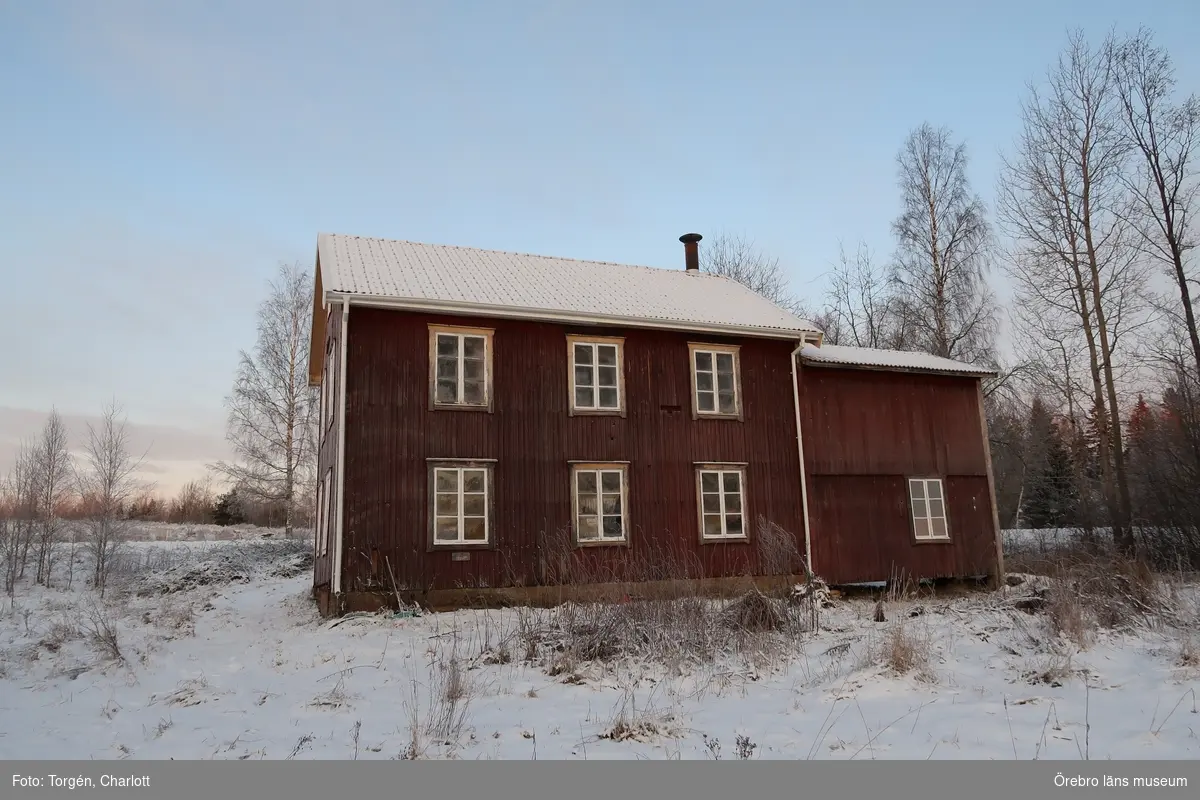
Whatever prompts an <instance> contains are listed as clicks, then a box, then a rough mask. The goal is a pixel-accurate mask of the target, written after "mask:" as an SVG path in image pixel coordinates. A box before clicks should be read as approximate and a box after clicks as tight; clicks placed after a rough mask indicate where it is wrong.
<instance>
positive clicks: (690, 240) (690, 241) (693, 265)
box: [679, 233, 704, 272]
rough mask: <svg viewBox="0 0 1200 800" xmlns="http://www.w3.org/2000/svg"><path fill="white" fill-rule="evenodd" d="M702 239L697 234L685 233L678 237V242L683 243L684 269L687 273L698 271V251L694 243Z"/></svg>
mask: <svg viewBox="0 0 1200 800" xmlns="http://www.w3.org/2000/svg"><path fill="white" fill-rule="evenodd" d="M703 238H704V237H703V236H701V235H700V234H698V233H685V234H684V235H683V236H680V237H679V241H681V242H683V257H684V268H685V269H686V270H687V271H688V272H695V271H698V270H699V269H700V251H699V250H698V249H697V247H696V243H697V242H699V241H700V240H701V239H703Z"/></svg>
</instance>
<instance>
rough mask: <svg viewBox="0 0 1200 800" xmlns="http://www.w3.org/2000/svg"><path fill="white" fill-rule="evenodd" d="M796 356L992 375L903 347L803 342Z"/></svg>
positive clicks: (817, 363) (814, 362)
mask: <svg viewBox="0 0 1200 800" xmlns="http://www.w3.org/2000/svg"><path fill="white" fill-rule="evenodd" d="M800 357H801V358H802V359H803V360H804V361H806V362H808V363H810V364H812V365H813V366H822V365H826V366H847V367H874V368H876V369H885V370H892V371H896V372H935V373H942V374H950V375H979V376H981V377H982V376H987V375H994V374H996V373H995V371H994V370H992V369H989V368H988V367H980V366H977V365H975V364H967V363H965V362H962V361H954V360H952V359H949V358H940V357H939V356H931V355H929V354H928V353H912V352H908V351H905V350H876V349H873V348H870V347H847V346H845V345H833V344H826V345H822V346H820V347H815V346H813V345H806V346H805V347H804V349H803V350H801V351H800Z"/></svg>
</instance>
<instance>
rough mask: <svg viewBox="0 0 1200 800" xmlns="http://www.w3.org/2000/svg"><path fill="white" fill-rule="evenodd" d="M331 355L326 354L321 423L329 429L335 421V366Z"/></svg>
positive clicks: (322, 384) (322, 383) (322, 378)
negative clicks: (331, 360)
mask: <svg viewBox="0 0 1200 800" xmlns="http://www.w3.org/2000/svg"><path fill="white" fill-rule="evenodd" d="M331 357H332V356H331V353H330V352H329V351H326V353H325V374H324V375H323V376H322V377H321V423H322V425H323V426H324V428H328V427H329V423H330V422H331V421H332V420H333V364H332V363H331V362H330V358H331Z"/></svg>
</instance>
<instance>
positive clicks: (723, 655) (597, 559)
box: [484, 519, 828, 676]
mask: <svg viewBox="0 0 1200 800" xmlns="http://www.w3.org/2000/svg"><path fill="white" fill-rule="evenodd" d="M544 540H545V546H544V553H545V555H544V557H543V562H542V569H541V572H542V575H541V576H539V579H540V581H541V582H542V583H544V584H548V585H552V586H553V585H559V586H564V587H579V586H586V585H596V584H606V585H610V586H616V587H618V590H617V594H616V596H614V597H609V598H604V600H605V601H603V602H586V603H581V602H574V601H571V600H569V599H568V598H567V597H565V596H564V598H563V601H562V602H560V603H558V604H556V605H553V606H552V607H550V608H548V609H538V608H529V607H523V608H521V609H520V610H519V611H518V618H517V623H516V628H515V630H514V631H512V632H511V634H510V635H509V636H508V637H506V638H505V639H504V640H503V641H502V642H501V643H500V644H499V645H497V646H495V647H492V648H490V649H489V651H488V652H487V653H486V654H485V656H484V659H485V663H507V662H508V660H510V659H512V660H519V661H522V662H524V663H529V664H538V665H540V666H542V667H543V668H544V669H545V670H546V671H547V672H548V673H549V674H550V675H567V676H571V675H575V673H576V671H577V670H578V669H579V668H580V667H581V666H583V665H586V664H590V663H612V662H617V661H620V660H622V659H636V660H641V661H649V662H655V663H659V664H662V665H664V666H666V667H667V668H668V669H669V670H672V671H684V670H687V669H690V668H693V667H695V666H698V665H704V664H713V663H716V662H719V661H722V660H724V659H728V658H731V657H740V658H742V659H743V661H745V662H746V663H747V664H751V665H753V666H754V667H755V668H761V667H762V666H763V665H765V664H769V663H772V662H775V661H777V660H779V659H781V658H782V657H783V655H784V654H785V653H791V652H794V651H795V649H796V645H797V642H798V640H799V639H800V637H801V636H803V635H804V634H805V633H808V632H810V631H812V630H814V629H815V628H816V627H817V626H818V625H819V614H818V611H819V608H820V607H821V605H822V604H825V603H827V602H828V595H827V592H824V591H819V589H821V588H822V587H823V584H821V583H820V581H819V579H814V581H813V582H812V585H811V586H810V588H811V589H813V591H810V592H808V593H807V594H806V593H803V592H801V593H794V597H790V598H788V599H787V600H785V599H783V598H782V597H772V596H768V595H767V594H765V593H763V592H762V591H760V590H758V589H755V588H753V582H752V581H750V580H747V582H746V585H747V588H748V591H747V592H746V593H745V594H744V595H743V596H741V597H740V598H738V599H736V600H734V601H732V602H723V601H717V600H709V599H706V598H704V597H701V596H698V595H697V594H696V591H695V586H694V585H693V584H692V583H691V581H692V580H694V579H696V578H699V577H702V576H703V575H704V570H703V569H702V565H701V564H700V563H699V561H698V560H697V558H696V555H695V553H694V552H691V551H689V550H688V549H687V548H684V547H682V546H678V547H677V546H676V545H675V544H668V545H663V546H650V547H646V548H640V549H639V550H638V551H636V552H624V551H622V552H619V553H617V552H613V553H608V552H605V553H603V554H597V553H595V552H592V551H584V552H581V551H580V550H579V548H575V547H572V546H570V539H569V534H568V533H566V532H560V533H559V534H558V535H556V536H554V537H544ZM669 541H671V542H674V540H669ZM754 541H755V549H754V550H746V551H744V553H739V556H738V557H740V558H745V559H748V560H747V561H746V564H745V569H746V571H747V574H750V571H751V568H752V567H755V564H754V563H753V559H756V560H757V566H756V567H755V569H754V572H756V573H757V574H760V575H777V576H783V575H789V574H796V573H797V572H800V573H802V574H803V572H804V560H803V558H802V556H801V554H800V551H799V545H798V540H797V537H796V536H794V535H792V534H790V533H788V532H787V531H785V530H783V529H782V528H780V527H779V526H777V525H773V524H771V523H769V522H767V521H765V520H763V519H760V520H759V521H758V527H757V529H756V532H755V538H754ZM520 577H521V576H515V575H513V576H510V578H509V579H510V581H511V582H512V583H514V584H519V583H520ZM651 581H653V582H656V583H655V585H653V586H647V585H645V583H644V582H651Z"/></svg>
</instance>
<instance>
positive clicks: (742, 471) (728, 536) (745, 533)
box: [696, 463, 750, 542]
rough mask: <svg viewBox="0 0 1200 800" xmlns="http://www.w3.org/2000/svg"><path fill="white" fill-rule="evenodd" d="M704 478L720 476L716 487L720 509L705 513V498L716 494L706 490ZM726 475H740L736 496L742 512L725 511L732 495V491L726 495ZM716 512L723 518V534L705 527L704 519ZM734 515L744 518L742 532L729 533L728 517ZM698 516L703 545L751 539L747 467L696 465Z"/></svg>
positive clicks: (710, 464)
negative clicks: (704, 543)
mask: <svg viewBox="0 0 1200 800" xmlns="http://www.w3.org/2000/svg"><path fill="white" fill-rule="evenodd" d="M705 475H716V476H717V486H718V489H719V490H718V491H717V492H716V497H717V498H718V510H717V511H716V512H712V511H708V512H706V511H705V508H704V498H705V496H706V495H707V496H710V497H711V496H713V492H705V491H704V476H705ZM726 475H737V476H738V490H737V497H738V506H739V510H737V511H730V510H729V509H728V508H726V503H727V502H728V495H730V494H732V492H727V491H726V490H725V476H726ZM714 513H716V514H719V515H720V517H721V532H720V533H718V534H712V533H709V532H708V528H707V526H706V525H705V517H711V516H713V515H714ZM732 514H736V515H737V516H739V517H741V520H742V528H741V531H740V532H737V533H730V532H729V529H728V526H729V517H730V515H732ZM696 515H697V522H698V523H699V525H700V540H701V541H702V542H742V541H747V540H749V538H750V530H749V525H748V522H747V519H746V465H745V464H720V463H706V464H697V465H696Z"/></svg>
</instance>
